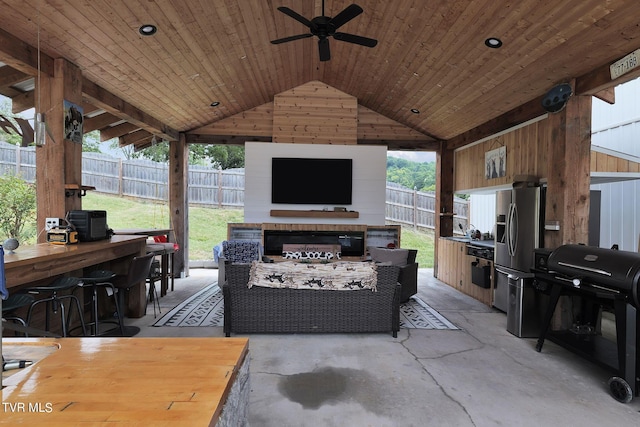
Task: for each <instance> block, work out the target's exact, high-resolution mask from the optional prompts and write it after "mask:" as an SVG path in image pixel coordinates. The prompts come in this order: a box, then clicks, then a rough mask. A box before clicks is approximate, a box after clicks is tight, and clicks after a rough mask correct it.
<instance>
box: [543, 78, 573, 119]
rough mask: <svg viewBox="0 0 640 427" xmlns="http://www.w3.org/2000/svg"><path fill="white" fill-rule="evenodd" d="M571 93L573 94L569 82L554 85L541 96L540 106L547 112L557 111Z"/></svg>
mask: <svg viewBox="0 0 640 427" xmlns="http://www.w3.org/2000/svg"><path fill="white" fill-rule="evenodd" d="M571 94H573V89H571V85H570V84H569V83H562V84H559V85H557V86H554V87H553V88H551V90H550V91H549V92H547V93H546V94H545V95H544V97H543V98H542V108H544V111H546V112H547V113H557V112H558V111H560V110H562V109H563V108H564V107H565V106H566V105H567V101H568V100H569V97H570V96H571Z"/></svg>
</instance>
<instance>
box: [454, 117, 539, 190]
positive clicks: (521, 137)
mask: <svg viewBox="0 0 640 427" xmlns="http://www.w3.org/2000/svg"><path fill="white" fill-rule="evenodd" d="M549 141H550V132H549V130H548V125H547V121H546V120H541V121H538V122H535V123H532V124H529V125H527V126H525V127H522V128H520V129H516V130H514V131H512V132H509V133H507V134H504V135H500V136H498V137H496V138H492V139H490V140H487V141H484V142H481V143H479V144H476V145H473V146H471V147H469V148H466V149H462V150H459V151H456V152H455V154H454V164H455V171H456V173H455V182H454V191H456V192H458V191H462V190H468V189H473V188H484V187H493V186H502V185H511V184H512V183H513V181H514V178H515V177H516V175H533V176H537V177H538V178H544V177H546V176H547V160H548V159H547V151H548V147H549ZM503 146H504V147H506V149H507V154H506V158H507V159H506V175H505V176H504V177H502V178H493V179H487V178H486V177H485V164H484V155H485V152H487V151H491V150H495V149H497V148H500V147H503Z"/></svg>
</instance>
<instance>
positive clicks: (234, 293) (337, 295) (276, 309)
mask: <svg viewBox="0 0 640 427" xmlns="http://www.w3.org/2000/svg"><path fill="white" fill-rule="evenodd" d="M250 269H251V265H250V264H229V265H227V271H226V279H227V280H226V283H224V284H223V286H222V290H223V295H224V332H225V335H226V336H227V337H228V336H230V335H231V333H232V332H234V333H307V332H320V333H330V332H389V331H391V332H392V334H393V336H394V337H397V335H398V330H399V329H400V294H401V286H400V284H399V283H398V275H399V269H398V267H397V266H391V265H389V266H378V267H377V284H376V288H377V291H375V292H373V291H371V290H366V289H361V290H349V291H334V290H311V289H290V288H264V287H258V286H253V287H251V288H249V287H248V286H247V284H248V282H249V275H250Z"/></svg>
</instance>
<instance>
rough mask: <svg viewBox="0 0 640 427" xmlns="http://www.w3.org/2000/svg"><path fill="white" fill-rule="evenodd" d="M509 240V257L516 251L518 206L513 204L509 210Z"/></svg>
mask: <svg viewBox="0 0 640 427" xmlns="http://www.w3.org/2000/svg"><path fill="white" fill-rule="evenodd" d="M509 228H510V229H509V240H510V251H511V256H515V255H516V251H517V250H518V205H516V204H515V203H513V205H512V208H511V220H510V221H509Z"/></svg>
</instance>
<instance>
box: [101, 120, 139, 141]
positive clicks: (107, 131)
mask: <svg viewBox="0 0 640 427" xmlns="http://www.w3.org/2000/svg"><path fill="white" fill-rule="evenodd" d="M138 129H140V126H137V125H134V124H132V123H121V124H119V125H116V126H110V127H105V128H103V129H100V141H101V142H104V141H107V140H109V139H112V138H119V137H121V136H123V135H126V134H128V133H131V132H134V131H136V130H138Z"/></svg>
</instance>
